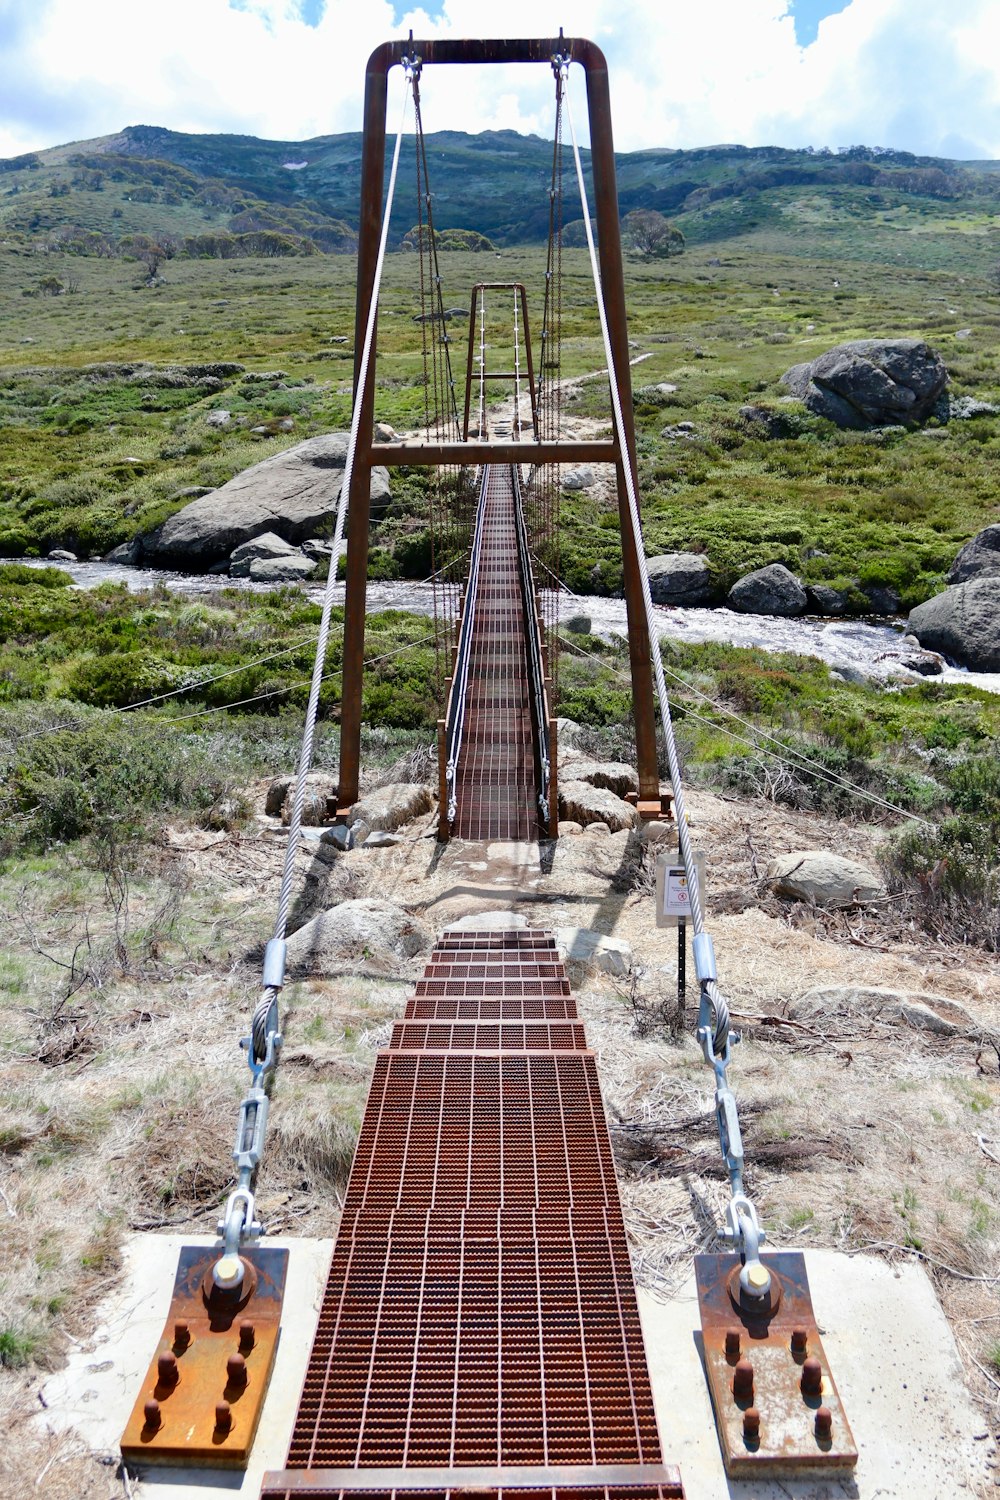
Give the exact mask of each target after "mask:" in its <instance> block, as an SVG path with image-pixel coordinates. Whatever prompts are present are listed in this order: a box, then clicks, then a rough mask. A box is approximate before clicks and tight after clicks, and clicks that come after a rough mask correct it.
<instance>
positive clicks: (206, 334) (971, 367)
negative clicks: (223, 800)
mask: <svg viewBox="0 0 1000 1500" xmlns="http://www.w3.org/2000/svg"><path fill="white" fill-rule="evenodd" d="M786 238H787V237H786ZM921 238H922V241H924V242H927V243H928V244H930V243H933V244H939V243H947V242H953V241H956V240H961V241H963V242H965V243H968V241H969V240H970V239H972V238H973V237H972V236H970V235H963V234H962V233H961V232H960V231H958V230H957V229H956V228H955V227H954V226H953V225H951V224H950V223H949V222H948V221H947V220H946V221H944V227H943V228H941V227H939V226H933V225H931V226H928V225H926V224H925V230H924V232H923V233H922V235H921ZM714 248H715V250H716V252H717V253H715V254H711V253H709V250H708V248H705V247H699V248H694V249H691V250H689V251H688V253H686V254H685V255H684V256H683V257H680V258H677V259H673V260H670V261H666V262H653V263H648V264H644V263H640V262H630V263H629V267H628V303H629V315H630V333H631V337H632V340H633V343H634V346H635V355H636V357H639V356H646V358H644V359H642V362H641V363H640V364H638V365H637V367H636V369H635V370H634V372H633V378H634V384H635V387H636V389H637V392H638V396H637V419H638V426H639V432H640V461H641V479H642V496H643V506H644V515H645V522H646V542H647V551H648V552H650V553H652V554H655V553H657V552H660V551H664V550H686V549H696V550H699V551H702V552H704V554H705V556H706V557H707V560H708V561H709V563H710V565H711V566H712V568H713V570H714V571H715V573H716V576H717V579H718V583H719V586H720V589H724V588H726V587H728V586H729V584H731V583H732V582H733V581H734V579H735V578H736V577H738V576H740V575H741V574H742V573H745V572H748V571H750V570H752V569H753V568H756V567H759V566H762V565H763V564H765V563H768V562H783V563H785V564H786V565H788V566H789V567H791V568H792V569H793V571H795V572H797V573H798V574H800V575H801V576H803V577H804V578H806V579H807V580H808V581H810V582H815V583H820V582H822V583H829V584H833V585H835V586H840V587H844V586H846V585H848V584H849V583H851V582H852V581H853V582H860V583H861V584H862V585H866V584H887V585H891V586H892V587H894V588H896V590H897V592H898V593H899V594H900V596H901V598H902V600H903V603H904V605H906V606H910V605H912V604H915V603H917V602H919V601H920V600H922V599H924V598H926V597H928V596H929V594H931V593H933V592H935V591H936V590H937V589H938V588H940V587H941V585H942V582H943V575H944V573H945V571H946V570H947V567H948V565H949V564H950V562H951V560H952V558H953V556H954V554H955V552H956V550H957V549H958V547H959V545H960V544H961V543H962V542H963V541H964V540H965V539H967V538H968V537H969V536H971V535H972V534H974V533H975V531H976V530H978V529H979V528H980V527H981V526H982V525H984V524H986V523H987V522H988V521H990V520H992V519H994V518H995V516H996V514H997V500H996V474H997V467H998V458H1000V436H998V431H1000V429H998V427H997V423H996V422H995V421H994V420H993V419H992V418H980V419H976V420H973V421H971V422H952V423H950V424H948V425H947V426H945V427H940V426H937V425H936V424H933V423H932V424H930V425H929V427H927V428H926V429H924V430H922V431H915V432H904V431H901V430H890V431H888V432H884V433H879V432H877V433H860V434H859V433H841V432H838V431H837V430H836V429H834V428H833V427H832V426H831V424H829V423H826V422H823V421H821V420H819V419H815V418H811V417H808V416H806V415H804V414H801V413H799V414H798V415H796V411H795V409H794V408H792V409H790V408H787V407H785V408H781V410H782V411H783V412H785V413H786V414H787V415H788V418H789V420H788V429H789V435H788V436H787V437H784V438H779V439H773V438H772V439H765V438H764V437H762V436H761V435H760V429H759V428H755V427H753V426H751V425H748V424H747V422H746V421H745V420H744V419H743V418H742V417H741V416H740V407H741V406H743V405H744V404H746V403H747V402H751V401H752V402H756V403H760V404H763V405H764V406H765V407H767V406H773V405H774V403H775V401H776V400H777V399H778V398H779V397H780V395H781V394H782V388H781V387H780V385H779V384H778V379H779V377H780V375H781V374H782V373H783V371H784V370H785V369H787V368H788V367H789V366H790V365H792V364H794V363H798V362H800V361H802V360H805V359H809V358H811V357H813V356H815V355H816V354H818V353H821V352H822V351H823V350H824V349H826V348H829V347H830V346H831V345H832V344H834V343H838V342H843V341H845V340H848V339H851V338H858V337H866V336H872V335H900V336H904V335H905V336H919V337H924V338H927V339H928V340H929V341H930V342H931V343H932V344H933V346H934V347H935V348H936V349H937V350H938V352H939V353H940V354H941V356H942V357H943V358H944V360H945V362H946V364H947V365H948V368H949V371H950V374H951V389H952V392H953V393H954V394H956V395H960V394H972V395H975V396H977V397H981V398H983V399H986V400H996V399H997V398H1000V364H998V358H1000V342H998V330H1000V300H998V298H997V296H996V294H995V293H994V292H993V291H992V290H991V289H990V287H989V285H988V283H987V282H986V281H985V280H984V278H983V277H982V276H981V275H975V274H973V273H971V271H970V268H969V267H966V268H965V271H966V272H969V274H964V273H963V274H962V275H960V274H958V272H957V271H952V270H921V271H915V270H913V269H909V270H907V271H906V272H903V271H900V270H898V269H895V268H892V267H886V266H885V265H877V264H872V263H866V262H859V261H854V262H852V263H851V264H850V265H846V264H836V265H831V264H830V263H828V262H824V261H816V262H814V263H809V262H807V261H806V260H804V259H802V258H800V257H798V256H792V255H789V254H783V255H777V254H773V253H771V254H768V253H766V237H765V242H763V243H761V244H758V243H757V242H756V241H754V240H753V239H751V241H750V242H744V241H740V242H738V243H734V244H733V245H732V247H731V249H729V250H725V251H723V252H722V253H718V247H717V246H716V247H714ZM564 265H565V291H564V336H563V374H564V376H566V377H572V376H575V375H580V374H584V373H587V372H588V371H592V370H595V369H599V368H600V367H601V365H602V364H603V355H602V351H601V345H600V339H599V329H598V326H597V320H596V314H595V311H594V304H593V294H592V287H591V285H590V279H589V269H588V265H587V263H586V257H585V253H584V252H582V251H569V252H566V254H565V256H564ZM353 268H354V263H353V260H352V258H351V257H346V256H313V257H309V258H298V259H295V258H293V259H286V260H279V261H275V260H261V261H253V260H242V261H230V262H225V261H199V260H182V259H178V260H174V261H171V262H169V264H168V265H167V266H166V267H165V268H164V277H165V280H164V282H163V284H161V285H156V286H153V287H149V286H145V285H142V284H141V283H140V280H139V275H138V271H139V268H138V267H137V266H136V265H135V263H131V262H127V261H121V260H100V259H95V258H83V257H71V256H64V257H60V256H57V255H53V256H47V257H45V258H44V261H40V258H39V257H38V256H27V255H17V254H13V253H10V252H4V251H3V250H2V249H0V325H2V326H3V327H4V328H5V329H8V330H9V331H10V332H9V335H8V337H9V342H8V343H7V344H6V346H4V347H0V553H6V554H7V555H23V554H29V555H30V554H32V553H36V554H37V553H44V552H45V551H47V550H48V549H49V548H51V547H53V546H59V545H62V546H69V547H70V548H71V549H72V550H75V551H78V552H82V553H92V554H95V555H99V554H100V553H102V552H104V551H106V550H107V549H108V548H110V547H111V546H113V545H115V544H116V543H118V542H121V541H123V540H126V539H128V538H129V537H130V536H132V535H134V534H135V533H137V532H142V531H144V530H148V529H150V528H151V527H152V526H153V525H155V524H157V523H158V522H159V521H161V520H163V519H164V518H165V517H166V516H167V515H168V514H170V513H171V511H173V510H174V509H176V508H178V507H179V506H180V505H181V504H183V503H184V499H185V498H186V497H185V496H183V495H182V494H181V493H180V492H181V491H184V490H186V489H189V488H190V487H193V486H200V487H212V486H215V485H218V484H220V483H222V482H223V481H224V480H225V479H227V478H229V477H230V476H231V475H232V474H233V473H235V472H237V471H238V470H240V469H242V468H244V467H246V466H247V465H248V464H250V463H253V462H255V461H257V460H259V459H260V458H263V457H265V456H266V455H267V454H268V453H271V452H274V451H276V450H277V449H278V448H280V447H282V446H287V445H289V444H291V443H293V442H296V441H299V440H300V439H301V438H302V437H305V436H308V435H310V434H312V433H316V432H320V431H326V430H330V429H331V428H337V427H341V428H342V427H345V426H346V425H347V423H348V421H349V416H350V383H351V374H352V363H353V280H352V277H353ZM41 271H44V272H45V273H46V274H51V275H53V276H55V277H56V278H57V279H58V280H61V281H62V282H63V283H64V284H69V283H72V284H73V285H74V286H75V290H74V291H72V292H63V293H62V294H60V295H55V296H52V295H48V296H47V295H41V294H39V295H25V293H29V292H32V291H33V290H36V289H37V282H38V280H39V277H40V273H41ZM543 272H544V260H543V252H542V251H541V250H540V249H530V248H529V249H523V250H516V249H509V250H504V251H503V252H502V254H501V255H500V257H499V259H497V258H494V257H490V258H489V259H488V260H487V259H484V257H482V256H477V255H470V254H465V253H461V252H450V253H444V254H443V255H442V275H443V279H444V283H445V288H444V292H445V301H446V305H454V306H463V305H467V303H468V297H469V290H470V287H471V286H472V284H473V283H474V282H475V281H477V280H481V279H483V278H484V277H486V276H489V277H491V278H493V277H496V278H502V279H504V280H523V281H524V282H525V283H526V284H527V285H528V287H529V292H530V293H531V294H532V302H531V313H532V317H533V320H534V326H535V330H536V333H537V329H538V326H539V323H540V316H541V308H540V303H539V297H540V291H541V287H542V286H543ZM415 275H416V262H415V259H414V257H413V256H412V255H409V254H405V253H399V254H395V255H390V256H389V258H388V263H387V272H386V284H385V292H384V296H383V301H382V307H381V315H380V327H379V350H380V364H379V393H378V408H379V411H378V414H379V416H380V417H381V418H382V419H383V420H386V421H388V422H390V423H391V424H392V425H394V426H397V427H404V428H405V427H408V426H413V425H417V424H419V423H420V422H422V420H423V412H424V395H423V384H422V362H421V353H420V347H421V327H420V325H419V324H418V323H416V322H414V321H413V320H414V317H415V315H416V314H417V312H418V311H419V296H418V290H417V287H416V285H415ZM448 326H449V331H450V332H451V333H452V336H453V337H454V339H455V344H454V348H453V354H454V357H455V360H456V364H457V366H458V372H459V375H461V373H462V370H463V368H464V332H465V330H464V325H463V324H462V321H461V319H458V320H456V321H455V322H452V323H450V324H449V325H448ZM966 329H971V333H969V334H967V335H965V333H964V331H965V330H966ZM959 333H962V334H963V335H964V336H963V337H961V338H958V337H956V335H958V334H959ZM232 365H241V366H243V369H242V370H235V369H233V368H227V366H230V367H231V366H232ZM661 383H669V384H673V385H675V386H676V387H677V389H676V391H675V392H674V393H672V394H669V395H667V396H663V395H653V396H651V397H648V398H644V397H643V394H642V392H643V390H646V391H649V389H650V388H651V387H653V386H655V385H658V384H661ZM497 395H498V397H500V396H502V395H503V392H502V390H498V392H497ZM218 407H225V409H226V410H228V411H230V412H231V413H232V415H233V417H234V419H235V420H234V423H233V425H232V426H231V427H230V428H229V429H228V430H227V431H224V432H219V431H215V430H213V429H212V428H210V427H208V426H207V425H206V423H205V417H206V416H207V415H208V413H209V412H210V411H212V410H213V409H215V408H218ZM567 410H568V412H569V413H571V414H573V415H574V416H577V415H578V416H586V417H593V418H596V419H598V420H607V419H608V415H609V411H608V400H607V392H606V389H605V388H604V386H603V382H600V381H593V382H588V383H587V384H586V385H584V386H583V387H581V388H580V389H579V392H578V393H577V397H576V399H575V400H574V401H573V402H572V403H571V404H570V406H569V407H568V408H567ZM278 418H291V419H292V420H293V422H294V424H295V425H294V428H293V430H292V431H291V432H290V433H287V434H282V435H280V436H278V437H269V436H255V435H252V433H251V431H250V429H251V428H252V427H254V426H257V425H260V424H262V423H265V422H267V421H270V420H272V419H278ZM678 421H689V422H692V423H693V424H694V431H693V433H690V434H688V435H687V436H685V437H683V438H678V437H677V436H676V435H671V434H670V432H669V429H670V428H671V427H672V426H673V425H674V424H675V423H676V422H678ZM664 429H668V433H667V436H663V432H664ZM398 482H399V483H405V480H400V481H398ZM563 520H564V535H563V545H562V564H561V565H562V569H563V572H564V575H565V577H566V579H567V581H568V582H569V584H570V585H571V586H572V587H574V588H577V589H584V588H585V589H586V590H587V591H589V592H593V591H597V592H601V591H607V592H613V591H615V590H616V589H617V588H618V587H619V584H620V547H619V541H618V535H617V521H616V516H615V514H614V510H613V507H611V505H610V504H609V503H608V500H607V499H606V498H605V499H603V500H602V499H598V498H592V497H587V496H580V495H577V496H575V497H573V496H570V495H566V496H564V501H563ZM404 530H405V528H404ZM398 531H399V528H394V527H393V526H392V525H390V526H389V527H388V528H387V531H386V533H385V536H384V537H383V538H382V541H383V542H384V543H387V544H388V550H389V553H390V556H391V554H392V550H393V543H394V541H395V539H396V536H397V533H398ZM377 541H378V539H376V542H377ZM392 570H393V565H392V563H391V562H390V563H389V573H390V575H391V572H392ZM398 571H399V572H401V573H402V572H405V571H406V565H405V564H402V563H401V564H400V565H399V568H398Z"/></svg>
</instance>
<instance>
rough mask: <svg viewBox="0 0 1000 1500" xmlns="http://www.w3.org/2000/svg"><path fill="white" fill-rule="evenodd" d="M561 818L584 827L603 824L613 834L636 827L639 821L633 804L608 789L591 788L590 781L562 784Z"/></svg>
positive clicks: (560, 794)
mask: <svg viewBox="0 0 1000 1500" xmlns="http://www.w3.org/2000/svg"><path fill="white" fill-rule="evenodd" d="M559 816H560V818H565V819H566V820H567V821H568V822H570V823H580V824H582V825H583V826H584V827H586V826H587V825H588V824H594V823H603V824H604V825H605V827H606V828H608V829H610V831H611V832H612V833H620V832H621V830H622V829H623V828H635V827H636V826H637V825H638V822H639V814H638V812H637V811H636V809H635V808H634V807H633V806H632V805H631V804H630V803H628V802H624V801H623V800H622V798H621V797H616V796H615V794H614V792H609V791H607V789H606V788H604V787H597V786H591V785H590V783H589V782H587V781H572V780H568V781H563V782H561V783H560V787H559Z"/></svg>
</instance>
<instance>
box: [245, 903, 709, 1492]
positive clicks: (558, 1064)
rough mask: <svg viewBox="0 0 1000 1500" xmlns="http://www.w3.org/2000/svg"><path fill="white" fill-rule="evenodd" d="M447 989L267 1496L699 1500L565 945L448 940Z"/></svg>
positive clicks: (355, 1202) (424, 1039) (393, 1106)
mask: <svg viewBox="0 0 1000 1500" xmlns="http://www.w3.org/2000/svg"><path fill="white" fill-rule="evenodd" d="M485 971H492V972H493V973H494V975H495V976H496V977H495V979H493V980H490V981H484V980H483V978H482V975H483V974H484V972H485ZM427 973H428V976H430V975H435V976H440V975H442V974H446V975H447V977H445V978H440V977H436V978H435V979H434V980H433V981H432V980H431V979H429V978H427V979H425V980H424V981H423V983H422V985H420V986H417V990H418V992H419V991H421V990H422V991H423V993H416V994H414V996H413V998H411V999H410V1000H409V1002H408V1004H407V1007H406V1013H405V1015H404V1018H403V1020H402V1021H401V1022H400V1023H398V1024H397V1026H396V1027H395V1028H394V1031H393V1036H392V1042H391V1044H390V1046H389V1047H388V1048H386V1049H385V1050H384V1051H382V1052H380V1053H379V1055H378V1059H377V1062H376V1067H375V1075H374V1079H373V1082H372V1087H371V1092H370V1094H369V1098H368V1104H367V1108H366V1111H365V1116H364V1121H363V1123H362V1127H361V1134H360V1137H359V1140H358V1147H357V1153H356V1156H355V1160H354V1166H353V1169H352V1172H351V1178H350V1182H349V1185H348V1190H347V1197H346V1201H345V1205H344V1214H343V1220H342V1223H341V1227H340V1233H339V1235H338V1238H337V1244H336V1249H335V1251H334V1256H333V1262H332V1265H331V1269H330V1277H329V1282H328V1285H327V1289H326V1294H325V1297H324V1301H323V1306H322V1310H321V1313H320V1318H319V1327H318V1332H317V1334H316V1340H315V1344H314V1346H313V1350H312V1355H311V1357H310V1361H309V1366H308V1371H307V1374H306V1380H305V1386H304V1389H303V1394H302V1400H301V1405H300V1407H299V1412H298V1417H297V1419H296V1423H295V1428H294V1432H293V1435H292V1440H291V1446H290V1449H289V1454H288V1461H287V1469H286V1470H285V1471H284V1472H281V1473H275V1474H270V1475H268V1476H267V1477H266V1479H265V1482H264V1488H263V1491H262V1495H263V1496H266V1497H269V1500H292V1497H293V1496H298V1495H303V1494H309V1495H312V1496H335V1495H336V1496H347V1495H350V1494H352V1493H353V1494H356V1493H357V1492H358V1491H359V1490H364V1491H365V1492H366V1493H368V1494H372V1495H376V1496H378V1497H379V1500H390V1497H391V1496H393V1495H394V1494H397V1493H405V1492H406V1491H407V1490H416V1489H420V1490H421V1491H422V1492H423V1494H424V1495H425V1496H431V1497H440V1500H445V1497H447V1496H449V1495H457V1494H459V1493H460V1492H462V1491H463V1490H464V1491H467V1490H468V1489H469V1488H470V1487H471V1488H474V1489H475V1491H476V1493H477V1494H479V1495H487V1496H489V1495H495V1496H499V1495H502V1494H504V1493H507V1492H509V1493H511V1494H514V1493H517V1492H527V1491H532V1492H533V1493H534V1494H535V1495H542V1496H544V1495H546V1494H548V1495H549V1496H550V1500H570V1497H573V1500H668V1497H681V1496H683V1490H682V1488H681V1485H680V1480H679V1477H678V1475H677V1471H676V1470H674V1469H670V1468H666V1467H664V1465H663V1464H662V1459H661V1453H660V1444H659V1438H658V1435H657V1427H656V1418H655V1415H654V1410H653V1398H652V1390H651V1387H650V1381H649V1374H648V1371H647V1366H646V1358H645V1351H644V1348H643V1342H642V1333H641V1330H640V1326H639V1314H638V1308H637V1305H636V1297H635V1289H634V1286H633V1283H632V1276H631V1267H630V1264H629V1253H628V1244H627V1241H626V1236H625V1228H624V1224H623V1221H622V1213H621V1206H620V1202H619V1198H618V1189H617V1183H616V1179H615V1168H614V1161H613V1158H612V1152H611V1144H610V1139H609V1136H608V1130H607V1126H606V1123H605V1118H604V1109H603V1105H602V1102H601V1094H600V1089H599V1086H598V1080H597V1070H596V1066H595V1063H594V1057H593V1054H592V1053H591V1052H590V1051H589V1050H587V1049H586V1046H585V1038H584V1036H583V1028H582V1026H581V1025H580V1022H579V1020H578V1019H577V1015H576V1007H575V1004H574V1002H573V999H572V996H571V995H570V993H569V985H568V983H567V982H566V976H565V972H564V970H563V966H562V964H561V962H560V960H559V956H558V953H557V951H556V949H555V945H554V942H553V939H552V938H551V936H550V935H548V934H546V933H541V932H521V931H503V932H489V933H486V932H484V933H462V934H457V933H456V934H446V935H445V937H444V938H443V939H442V940H441V941H440V942H439V943H438V945H437V947H436V948H435V950H434V953H433V954H432V956H431V960H430V962H429V964H428V966H427ZM431 982H433V983H435V984H436V985H437V984H440V986H441V989H440V990H439V991H438V996H439V997H438V998H436V999H429V998H427V996H426V987H427V985H428V984H430V983H431ZM484 983H489V984H490V985H491V989H490V991H489V995H491V996H493V998H488V997H487V994H485V993H484V988H483V986H484ZM477 986H478V988H477ZM470 994H473V995H475V996H477V997H481V998H473V999H469V998H467V997H468V996H469V995H470ZM456 1471H459V1472H458V1473H456Z"/></svg>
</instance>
